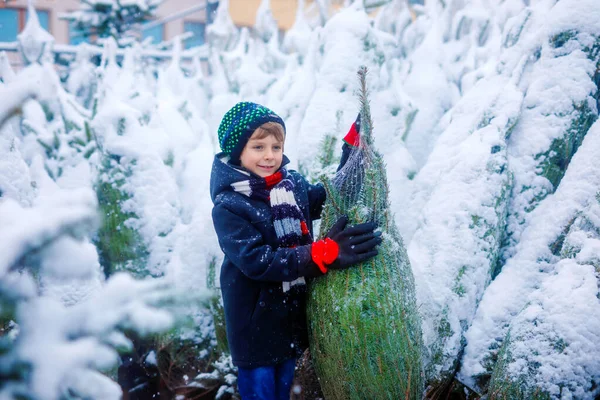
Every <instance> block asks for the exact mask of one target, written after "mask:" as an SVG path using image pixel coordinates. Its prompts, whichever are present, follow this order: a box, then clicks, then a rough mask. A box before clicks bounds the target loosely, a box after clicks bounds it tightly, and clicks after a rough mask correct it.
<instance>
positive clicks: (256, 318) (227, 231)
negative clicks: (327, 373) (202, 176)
mask: <svg viewBox="0 0 600 400" xmlns="http://www.w3.org/2000/svg"><path fill="white" fill-rule="evenodd" d="M288 162H289V160H288V159H287V157H285V156H284V162H283V165H285V164H287V163H288ZM288 173H289V178H290V179H291V180H292V181H293V183H294V185H295V190H294V195H295V197H296V202H297V203H298V206H299V207H300V209H301V210H302V213H303V214H304V217H305V219H306V223H307V225H308V227H309V230H310V231H311V234H312V221H313V220H315V219H318V218H320V215H321V210H322V208H323V203H324V201H325V197H326V194H325V189H324V188H323V186H322V185H311V184H309V183H308V182H307V181H306V180H305V179H304V178H303V177H302V176H301V175H300V174H298V173H297V172H295V171H288ZM244 179H248V177H247V176H245V175H244V174H242V173H240V172H239V171H237V170H235V169H234V168H232V167H231V166H230V165H229V164H226V163H225V162H224V161H223V155H222V154H218V155H217V156H216V157H215V160H214V162H213V167H212V173H211V181H210V191H211V197H212V201H213V203H214V208H213V211H212V217H213V223H214V226H215V230H216V232H217V236H218V238H219V244H220V246H221V249H222V250H223V253H224V254H225V259H224V260H223V265H222V267H221V291H222V294H223V303H224V307H225V321H226V324H227V339H228V341H229V349H230V351H231V356H232V359H233V363H234V364H235V365H237V366H239V367H242V368H256V367H259V366H266V365H274V364H277V363H279V362H281V361H284V360H286V359H289V358H291V357H297V356H298V355H300V353H301V352H302V351H303V350H304V349H305V348H306V346H307V344H308V343H307V342H308V340H307V339H308V337H307V334H306V314H305V308H306V307H305V305H306V289H305V287H304V286H301V287H299V286H297V285H296V286H292V289H291V290H289V291H288V292H283V289H282V282H284V281H293V280H295V279H297V278H298V277H301V276H304V277H307V278H310V277H315V276H318V275H321V272H320V271H319V269H318V267H317V265H316V264H314V263H313V262H312V258H311V254H310V245H305V246H298V247H295V248H278V246H277V244H278V242H277V235H276V234H275V227H274V225H273V221H272V217H271V208H270V205H269V204H268V203H267V202H265V201H262V200H258V199H252V198H249V197H247V196H245V195H243V194H241V193H237V192H234V191H233V189H232V188H231V186H230V185H231V183H233V182H237V181H240V180H244Z"/></svg>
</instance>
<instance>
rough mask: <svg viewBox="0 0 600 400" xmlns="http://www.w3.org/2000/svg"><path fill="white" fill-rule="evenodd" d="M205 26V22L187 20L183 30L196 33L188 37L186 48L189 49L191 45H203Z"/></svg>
mask: <svg viewBox="0 0 600 400" xmlns="http://www.w3.org/2000/svg"><path fill="white" fill-rule="evenodd" d="M205 28H206V24H205V23H204V22H195V21H186V22H184V23H183V30H184V31H185V32H191V33H193V34H194V36H192V37H191V38H189V39H186V41H185V48H186V49H189V48H190V47H196V46H202V45H203V44H204V39H205V36H204V34H205Z"/></svg>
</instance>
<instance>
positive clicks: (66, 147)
mask: <svg viewBox="0 0 600 400" xmlns="http://www.w3.org/2000/svg"><path fill="white" fill-rule="evenodd" d="M89 3H90V5H89V6H88V7H93V6H95V5H100V4H108V5H111V6H114V5H115V4H116V3H115V2H114V1H113V0H101V1H100V0H98V1H90V2H89ZM158 3H160V1H158V0H156V1H143V0H131V1H130V2H127V3H126V2H122V1H121V2H120V5H121V6H127V5H134V6H137V7H139V8H140V9H142V10H150V9H151V8H152V7H153V6H156V5H157V4H158ZM347 3H351V2H347ZM444 4H445V5H444ZM329 5H330V2H328V1H320V2H316V3H313V4H312V5H311V6H310V7H307V6H306V4H305V2H304V1H299V2H298V9H297V10H296V14H297V19H296V22H295V24H294V25H293V27H292V29H291V30H289V31H288V32H286V33H285V36H284V38H283V40H282V41H281V43H280V40H279V32H278V29H277V23H276V21H275V20H274V18H273V15H272V12H271V9H270V6H271V2H270V1H269V0H262V2H261V5H260V10H259V13H258V14H257V16H256V26H255V28H256V29H255V31H251V30H249V29H246V28H244V29H238V28H236V27H235V26H234V25H233V22H232V20H231V17H230V16H229V13H228V8H229V2H228V1H220V2H219V7H218V10H217V12H216V18H215V22H214V23H213V24H212V25H210V26H208V27H207V41H208V44H207V46H206V47H205V48H203V50H202V51H203V53H202V54H206V55H207V59H206V61H202V63H203V64H202V65H201V61H200V59H199V58H195V59H194V60H193V65H190V64H189V63H187V60H189V55H190V54H191V53H189V52H185V51H183V50H182V48H181V41H180V40H175V41H173V42H172V43H170V44H169V46H170V48H169V50H166V51H165V50H164V49H157V48H154V47H147V45H142V44H132V45H131V46H130V47H126V48H123V47H119V46H120V45H123V43H122V42H117V41H115V40H113V39H107V40H105V41H103V42H102V43H100V46H101V47H100V46H94V47H91V46H88V45H85V44H82V45H79V46H76V47H72V48H71V47H70V48H69V51H73V52H76V54H77V56H76V59H75V61H73V62H71V64H70V65H69V66H68V70H67V71H68V74H67V75H66V76H65V78H66V79H65V80H61V79H60V78H59V75H58V74H57V71H56V69H55V67H54V66H53V65H52V64H51V62H50V60H49V59H48V58H46V57H44V56H42V53H44V52H47V51H48V47H45V46H51V43H52V37H51V36H49V34H48V33H47V32H45V31H43V30H42V29H41V27H40V26H39V21H37V19H36V17H35V13H30V15H32V16H33V17H32V18H30V19H29V21H28V23H27V26H26V29H25V30H24V31H23V32H22V33H21V36H20V38H21V40H22V41H23V43H26V44H27V45H26V46H22V51H23V53H24V56H25V58H26V59H27V60H29V61H28V62H29V65H28V66H27V67H26V68H24V69H22V70H21V71H16V72H15V71H13V70H12V68H11V67H10V64H9V62H8V57H7V56H6V55H5V54H4V53H2V54H0V78H1V80H2V81H1V82H0V96H1V97H2V99H3V101H2V102H0V243H2V244H1V245H0V249H1V250H0V297H2V298H3V299H4V298H7V299H9V301H10V302H11V303H10V304H11V307H12V308H14V310H15V311H14V312H13V314H10V317H11V319H12V320H13V321H15V323H14V324H13V325H11V326H12V328H11V330H10V332H9V333H8V336H9V337H11V338H13V340H12V342H11V343H10V349H9V351H8V352H7V353H3V354H2V355H0V362H2V365H3V367H4V365H7V366H9V367H7V368H8V369H10V368H17V367H16V365H18V363H19V362H22V361H26V362H29V363H31V365H32V370H31V374H30V376H29V377H27V378H23V379H21V380H19V379H13V380H12V381H11V383H10V384H9V385H6V386H3V388H2V389H1V390H0V398H11V396H13V395H14V393H17V392H19V391H25V392H27V393H29V394H31V395H32V396H35V397H37V398H40V399H55V398H59V397H60V395H61V394H62V393H65V391H67V390H69V391H72V392H73V393H76V395H77V396H79V397H86V398H107V399H110V398H115V399H116V398H120V396H121V395H122V394H121V389H120V388H119V387H118V385H117V384H116V383H115V382H114V381H112V380H111V379H110V378H109V377H108V376H107V375H106V374H104V373H100V372H98V371H104V372H106V371H108V370H109V369H110V368H114V367H115V365H116V363H117V359H118V352H117V351H118V350H121V349H128V348H131V347H132V343H131V342H130V341H129V339H127V337H126V336H125V335H124V334H123V329H130V328H131V329H133V330H136V331H137V332H138V333H141V334H144V333H151V332H159V331H164V330H165V329H169V328H170V327H172V326H173V324H174V323H175V322H176V321H180V320H181V319H182V318H184V317H185V316H187V318H190V319H192V320H193V324H194V329H181V330H177V335H180V338H181V339H182V340H184V339H185V340H196V341H201V339H202V340H204V339H206V338H209V340H208V341H207V342H211V343H212V344H211V346H214V345H215V343H216V340H215V338H214V323H213V321H212V317H211V316H210V314H209V312H208V311H207V306H206V304H205V303H204V304H203V302H205V301H206V298H207V297H208V296H210V295H211V294H209V292H208V290H207V287H208V286H210V285H211V284H210V283H209V277H208V274H209V272H210V271H209V266H210V265H211V263H216V265H217V266H218V265H220V262H221V260H222V257H223V256H222V253H221V251H220V249H219V245H218V242H217V238H216V236H215V233H214V231H213V225H212V220H211V212H210V211H211V209H212V203H211V200H210V198H209V195H208V192H209V178H210V170H211V167H210V166H211V164H212V160H213V157H214V154H215V153H217V152H218V151H219V148H218V144H217V141H216V131H217V129H218V126H219V123H220V121H221V118H222V116H223V115H224V113H225V112H226V111H227V110H228V109H229V108H230V107H231V106H233V105H234V104H235V103H236V102H238V101H256V102H259V103H262V104H265V105H266V106H268V107H269V108H271V109H273V110H274V111H275V112H277V113H278V114H279V115H281V116H282V117H283V119H284V121H285V122H286V128H287V131H286V135H287V137H286V145H285V153H286V155H287V156H288V157H289V158H290V159H291V167H292V168H296V169H299V170H300V172H302V173H304V174H305V175H306V176H307V177H308V178H309V179H311V180H315V179H317V178H318V177H319V176H320V175H321V174H323V173H326V174H327V173H331V172H333V169H334V168H335V165H333V169H331V166H330V167H329V168H327V167H326V168H324V166H323V165H322V162H321V160H320V156H321V155H322V153H323V149H322V146H321V144H322V143H323V140H324V139H325V138H326V137H333V138H336V139H337V144H336V145H335V146H334V149H333V153H334V154H333V156H334V159H335V158H336V157H337V156H339V154H340V143H341V139H342V137H343V136H344V134H345V133H346V132H347V131H348V129H349V127H350V125H351V124H352V122H353V121H354V120H355V118H356V115H357V112H358V110H359V101H358V100H357V98H356V89H357V83H358V79H357V75H356V72H357V70H358V67H359V66H361V65H366V66H367V67H368V69H369V75H368V87H369V90H370V102H371V110H372V117H373V121H374V131H373V136H374V142H375V147H376V148H377V150H378V151H379V152H380V153H381V154H382V156H383V158H384V160H385V162H386V165H387V170H388V184H389V189H390V201H391V210H390V211H391V212H392V213H393V214H394V215H395V219H396V223H397V226H398V227H399V230H400V232H401V234H402V237H403V241H404V243H405V244H406V246H407V250H408V254H409V257H410V261H411V266H412V270H413V274H414V276H415V283H416V289H417V291H416V299H417V302H418V305H419V310H420V313H421V319H422V330H423V335H424V336H423V340H424V345H425V346H424V349H423V350H424V360H425V363H426V365H425V373H426V378H427V381H428V383H429V384H430V385H435V384H436V382H438V381H439V382H444V380H445V379H451V378H453V377H455V376H456V377H457V378H458V380H459V381H460V382H462V383H463V384H465V385H467V386H468V387H470V388H471V389H473V390H475V391H477V392H479V393H480V394H484V395H485V391H486V387H485V382H486V381H487V380H488V379H489V378H490V377H491V376H492V375H493V376H494V378H493V380H492V384H498V385H501V384H502V383H503V382H517V381H518V382H525V383H524V385H525V386H524V390H539V391H542V392H544V393H547V394H548V395H549V396H550V397H551V398H553V399H571V398H573V399H593V398H595V397H596V396H598V394H600V393H598V391H599V389H597V388H596V387H595V386H594V385H593V384H592V382H598V381H600V363H599V361H598V360H600V346H599V343H600V337H598V335H599V332H600V326H599V324H600V322H599V321H600V308H599V304H598V297H597V296H598V268H599V267H598V265H600V264H599V263H600V261H599V256H598V254H600V236H599V234H598V232H600V199H599V198H598V195H599V193H600V167H599V166H598V165H599V164H598V162H597V154H598V149H600V123H598V122H596V123H594V121H595V119H596V118H597V115H598V82H599V78H598V50H597V49H598V46H599V45H600V44H599V43H600V39H599V38H600V7H599V6H598V2H597V0H560V1H557V0H539V1H525V0H506V1H500V0H492V1H482V0H464V1H446V2H436V1H427V2H425V4H424V5H417V4H412V5H411V4H408V2H406V1H404V0H392V1H390V2H389V3H388V4H386V5H385V6H384V7H382V9H381V10H380V11H379V12H378V13H376V14H367V13H366V12H365V10H364V7H363V2H361V1H355V2H352V4H346V7H344V8H341V9H340V10H338V11H335V12H334V13H332V15H331V16H329V15H328V12H329V11H328V10H329ZM316 14H318V15H316ZM91 15H92V14H90V13H87V12H85V11H84V10H80V11H77V12H75V13H73V14H71V17H72V18H81V20H85V19H86V18H92V17H91ZM315 15H316V17H315ZM97 17H98V15H96V16H95V17H94V18H97ZM36 21H37V22H36ZM144 46H146V47H144ZM167 52H168V54H169V55H170V59H169V60H168V62H166V63H165V62H161V61H160V60H163V59H164V55H165V54H167ZM100 53H101V54H102V61H101V62H100V65H99V66H96V65H95V64H93V63H92V62H91V61H90V57H92V56H95V55H98V54H100ZM150 54H155V56H156V57H155V59H151V58H148V55H150ZM204 63H206V65H204ZM206 66H208V69H206ZM190 68H191V69H190ZM207 71H208V73H207ZM592 124H593V125H592ZM589 126H592V127H591V128H590V129H589V131H588V127H589ZM569 135H570V136H569ZM584 136H585V138H584ZM565 138H567V139H568V140H570V141H569V142H568V144H567V145H564V146H563V147H560V146H559V145H558V144H557V143H560V142H561V141H563V142H564V141H565V140H566V139H565ZM560 157H563V158H560ZM571 157H572V158H571ZM559 158H560V160H562V161H560V162H558V161H556V162H555V160H557V159H559ZM553 163H554V164H553ZM334 164H335V162H334ZM559 164H560V168H562V169H560V168H558V167H557V168H555V166H557V165H559ZM552 168H554V169H552ZM563 169H564V170H566V172H565V171H563ZM563 174H564V176H563ZM103 182H104V183H109V184H110V185H111V187H112V188H113V189H115V190H116V192H118V194H120V196H121V198H122V199H121V200H120V203H119V204H118V205H117V206H118V207H116V209H117V210H118V211H119V212H121V213H123V215H126V218H125V222H124V223H123V225H122V226H121V227H120V228H116V229H125V228H131V229H132V232H134V233H135V234H136V235H138V236H139V238H140V240H141V242H142V244H143V247H144V251H145V254H144V255H143V256H140V255H136V257H138V258H137V259H134V260H130V264H127V263H125V262H124V263H123V264H124V265H125V269H126V267H127V265H129V266H131V265H132V264H134V261H138V262H140V263H141V264H142V265H143V269H144V271H143V272H144V273H145V274H140V275H141V276H148V277H149V278H148V279H147V280H134V279H133V278H131V277H130V276H129V275H127V274H125V273H122V274H114V275H112V276H109V277H108V278H107V277H105V268H106V265H105V263H106V260H104V259H103V255H102V254H101V252H100V251H99V247H98V240H99V238H98V232H99V228H100V227H101V226H102V223H103V221H105V220H106V219H107V218H108V217H109V216H107V215H99V214H100V212H99V210H100V206H105V204H99V202H98V193H97V192H96V190H97V189H98V185H99V183H103ZM113 233H114V232H113ZM142 261H143V262H142ZM130 272H132V271H130ZM133 272H135V271H133ZM216 273H217V274H218V268H217V271H216ZM217 276H218V275H217ZM150 277H151V278H150ZM211 290H213V288H212V287H211ZM173 298H177V299H179V300H178V301H180V302H183V303H184V304H177V305H175V306H171V307H166V308H165V307H164V305H165V303H168V304H171V305H172V304H173V303H177V301H176V300H173ZM182 299H183V300H182ZM339 306H340V307H342V306H343V303H342V302H341V300H340V304H339ZM3 307H4V306H3ZM177 329H180V328H177ZM207 349H208V347H207V348H203V349H201V350H200V355H207V354H209V352H208V350H207ZM156 354H157V353H151V354H150V355H148V357H147V358H146V361H147V362H149V363H153V362H154V363H156ZM498 355H499V356H500V360H501V361H502V362H498V363H497V362H496V361H495V360H496V356H498ZM230 364H231V360H230V359H228V358H227V357H226V356H224V357H223V358H222V359H221V360H220V361H218V363H217V364H215V367H216V368H217V369H218V371H215V372H214V373H213V375H214V376H213V375H211V376H210V377H212V378H214V379H219V380H221V382H223V383H222V385H223V386H221V387H220V389H219V393H220V394H221V395H223V396H225V395H227V393H230V392H231V391H232V390H233V389H232V387H233V385H234V383H235V376H234V375H233V373H234V368H233V366H232V365H230ZM459 366H460V369H459V370H458V371H457V369H458V368H459ZM2 374H3V372H2V371H0V376H4V375H2ZM187 375H188V376H196V375H198V373H196V374H194V375H190V374H189V373H188V374H187ZM11 376H12V375H11ZM201 377H204V378H208V377H209V376H207V375H201ZM11 379H12V378H11ZM436 380H437V381H436ZM190 384H191V385H201V384H202V383H201V382H194V381H191V382H190ZM526 397H527V396H525V397H524V398H526Z"/></svg>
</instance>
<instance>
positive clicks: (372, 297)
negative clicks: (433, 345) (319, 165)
mask: <svg viewBox="0 0 600 400" xmlns="http://www.w3.org/2000/svg"><path fill="white" fill-rule="evenodd" d="M366 74H367V71H366V68H364V67H362V68H361V69H360V70H359V78H360V84H361V88H360V101H361V111H360V114H361V124H362V126H361V144H360V146H359V147H358V148H357V149H355V150H354V151H353V152H352V154H351V155H350V157H349V159H348V161H347V163H346V164H345V165H344V167H343V168H342V169H340V171H338V172H337V173H336V175H335V177H334V178H333V180H332V181H331V182H329V181H326V182H325V183H326V188H327V193H328V196H327V202H326V204H325V207H324V210H323V213H322V223H321V236H323V235H324V234H325V233H326V232H327V230H328V229H329V228H330V227H331V225H332V224H333V223H334V222H335V221H336V220H337V219H338V218H339V217H340V216H341V215H347V216H348V217H349V220H350V223H363V222H367V221H375V222H376V223H377V225H378V226H379V229H381V231H382V232H383V235H382V237H383V242H382V244H381V245H380V247H379V255H378V256H376V257H375V258H373V259H371V260H368V261H366V262H363V263H361V264H359V265H357V266H354V267H352V268H350V269H348V270H345V271H330V272H328V274H327V275H326V276H324V277H322V278H320V279H317V280H316V281H315V282H314V283H313V284H312V285H311V288H310V294H309V303H308V318H309V331H310V342H311V353H312V356H313V359H314V364H315V369H316V371H317V375H318V376H319V380H320V383H321V387H322V389H323V393H324V394H325V397H326V398H327V399H367V398H368V399H394V400H395V399H420V398H421V397H422V392H423V372H422V364H421V351H422V339H421V327H420V324H421V322H420V318H419V315H418V311H417V306H416V301H415V289H414V280H413V276H412V271H411V268H410V263H409V261H408V256H407V254H406V250H405V248H404V245H403V243H402V239H401V237H400V235H399V233H398V231H397V228H396V226H395V224H394V218H393V215H392V213H391V212H390V205H389V201H388V187H387V177H386V171H385V166H384V164H383V160H382V158H381V156H380V155H379V154H378V153H377V152H376V151H375V150H374V149H373V147H372V146H373V139H372V135H371V132H372V121H371V112H370V108H369V102H368V94H367V88H366Z"/></svg>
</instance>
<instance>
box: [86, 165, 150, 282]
mask: <svg viewBox="0 0 600 400" xmlns="http://www.w3.org/2000/svg"><path fill="white" fill-rule="evenodd" d="M127 175H128V172H127V169H126V168H124V167H123V166H121V165H120V164H119V162H118V161H116V160H115V159H113V158H110V157H109V156H105V158H104V160H103V162H102V170H101V173H100V174H99V176H100V179H99V181H98V183H97V185H96V194H97V195H98V205H99V207H100V213H101V216H102V227H101V228H100V229H99V231H98V236H97V238H96V246H97V247H98V253H99V255H100V263H101V265H102V267H103V268H104V273H105V274H106V275H107V276H108V275H111V274H113V273H115V272H118V271H127V272H130V273H131V274H133V275H134V276H136V277H145V276H147V275H148V271H147V270H146V269H145V264H146V260H147V257H148V250H147V249H146V246H145V245H144V243H143V241H142V238H141V236H140V234H139V233H138V232H137V231H136V230H135V229H133V228H131V227H130V226H129V225H128V223H127V222H128V221H129V220H130V219H135V218H137V217H136V215H135V214H133V213H130V212H124V211H122V206H123V203H124V202H125V201H126V200H128V199H130V197H131V196H130V195H129V194H128V193H126V192H125V191H124V190H122V186H123V185H124V184H125V178H126V177H127Z"/></svg>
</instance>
